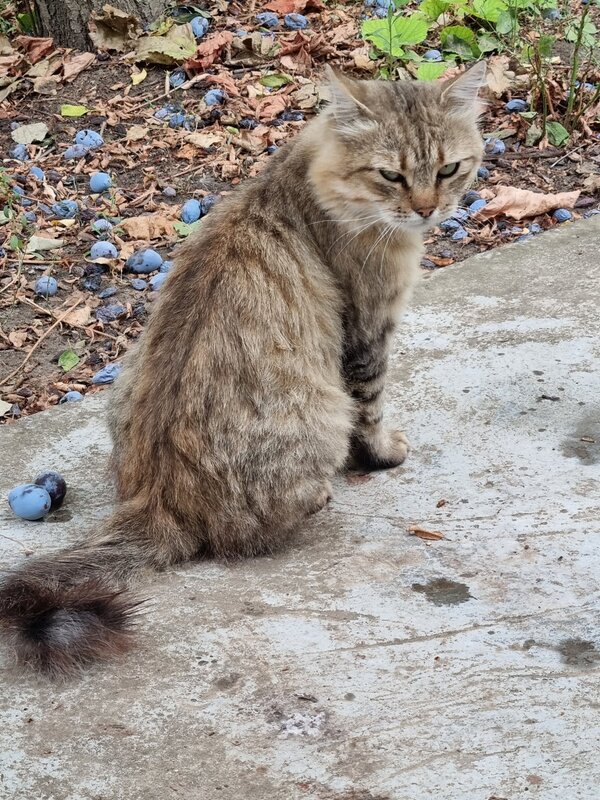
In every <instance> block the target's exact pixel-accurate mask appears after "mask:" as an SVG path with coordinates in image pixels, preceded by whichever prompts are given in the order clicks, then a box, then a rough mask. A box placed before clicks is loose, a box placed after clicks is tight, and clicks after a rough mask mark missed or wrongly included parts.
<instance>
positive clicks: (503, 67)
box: [485, 56, 511, 97]
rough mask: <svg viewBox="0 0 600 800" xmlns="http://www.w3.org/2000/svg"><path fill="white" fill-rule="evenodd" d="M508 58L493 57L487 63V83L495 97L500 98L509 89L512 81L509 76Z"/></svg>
mask: <svg viewBox="0 0 600 800" xmlns="http://www.w3.org/2000/svg"><path fill="white" fill-rule="evenodd" d="M507 70H508V56H492V57H491V58H489V59H488V61H487V70H486V73H485V83H486V86H487V88H488V89H489V90H490V92H491V93H492V94H493V95H494V96H495V97H500V95H502V94H504V92H505V91H506V90H507V89H508V88H509V86H510V84H511V81H510V78H509V77H508V76H507V74H506V71H507Z"/></svg>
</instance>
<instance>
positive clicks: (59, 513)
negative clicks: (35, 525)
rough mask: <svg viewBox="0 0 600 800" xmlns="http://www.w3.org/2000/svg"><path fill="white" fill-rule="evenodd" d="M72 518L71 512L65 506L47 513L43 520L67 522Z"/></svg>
mask: <svg viewBox="0 0 600 800" xmlns="http://www.w3.org/2000/svg"><path fill="white" fill-rule="evenodd" d="M70 519H73V512H72V511H69V509H67V508H59V509H57V510H56V511H53V512H52V513H51V514H49V515H48V516H47V517H46V519H45V520H44V522H68V521H69V520H70Z"/></svg>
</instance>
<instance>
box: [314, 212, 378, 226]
mask: <svg viewBox="0 0 600 800" xmlns="http://www.w3.org/2000/svg"><path fill="white" fill-rule="evenodd" d="M378 216H379V214H368V215H367V216H366V217H348V219H320V220H317V222H309V223H308V224H309V227H310V226H311V225H325V223H326V222H362V221H363V220H365V219H373V218H374V217H378Z"/></svg>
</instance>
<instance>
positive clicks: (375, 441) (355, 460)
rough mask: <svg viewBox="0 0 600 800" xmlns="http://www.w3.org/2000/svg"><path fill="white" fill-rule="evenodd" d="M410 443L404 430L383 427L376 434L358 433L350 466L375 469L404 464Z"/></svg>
mask: <svg viewBox="0 0 600 800" xmlns="http://www.w3.org/2000/svg"><path fill="white" fill-rule="evenodd" d="M409 450H410V444H409V442H408V439H407V438H406V434H405V433H404V431H396V430H392V431H388V430H386V429H385V428H382V429H381V430H380V431H378V432H377V434H376V435H375V436H370V437H369V438H362V437H360V436H359V435H357V436H356V437H355V439H354V441H353V443H352V449H351V460H350V466H351V467H352V468H354V469H361V470H366V471H369V472H371V471H374V470H378V469H392V468H393V467H398V466H399V465H400V464H402V463H403V462H404V460H405V458H406V456H407V455H408V451H409Z"/></svg>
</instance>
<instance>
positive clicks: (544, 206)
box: [474, 186, 580, 219]
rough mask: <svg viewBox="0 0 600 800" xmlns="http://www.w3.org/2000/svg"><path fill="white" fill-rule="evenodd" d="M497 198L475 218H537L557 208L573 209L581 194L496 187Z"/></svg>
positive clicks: (577, 192)
mask: <svg viewBox="0 0 600 800" xmlns="http://www.w3.org/2000/svg"><path fill="white" fill-rule="evenodd" d="M495 191H496V196H495V197H494V198H493V199H492V200H490V201H489V203H488V204H487V205H486V206H485V207H484V208H482V209H481V211H479V212H478V213H477V214H476V215H474V217H475V218H476V219H490V218H491V217H497V216H500V215H502V214H505V215H506V216H507V217H511V218H512V219H523V217H535V216H537V215H538V214H545V213H546V212H547V211H553V210H554V209H555V208H573V207H574V206H575V203H576V202H577V198H578V197H579V194H580V192H579V191H576V192H560V193H558V194H541V193H540V192H531V191H529V189H517V188H516V187H514V186H496V190H495Z"/></svg>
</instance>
